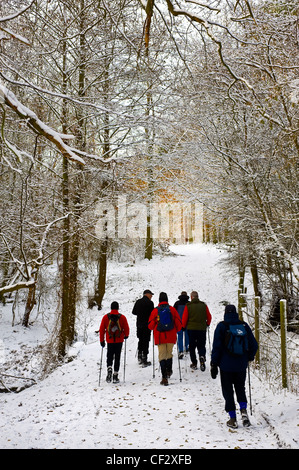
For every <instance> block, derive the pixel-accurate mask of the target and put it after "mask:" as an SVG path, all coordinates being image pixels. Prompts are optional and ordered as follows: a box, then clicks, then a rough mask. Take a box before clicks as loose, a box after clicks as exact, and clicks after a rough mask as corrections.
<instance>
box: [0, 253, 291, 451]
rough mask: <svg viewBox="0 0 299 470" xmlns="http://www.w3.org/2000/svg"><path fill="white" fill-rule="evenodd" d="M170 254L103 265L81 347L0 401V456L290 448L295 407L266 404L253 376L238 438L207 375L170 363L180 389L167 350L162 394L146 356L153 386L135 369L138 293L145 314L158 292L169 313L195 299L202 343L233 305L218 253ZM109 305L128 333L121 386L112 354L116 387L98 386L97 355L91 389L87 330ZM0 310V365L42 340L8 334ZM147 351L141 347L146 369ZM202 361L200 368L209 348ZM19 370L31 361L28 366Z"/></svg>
mask: <svg viewBox="0 0 299 470" xmlns="http://www.w3.org/2000/svg"><path fill="white" fill-rule="evenodd" d="M172 250H173V251H174V252H175V253H176V256H167V257H165V258H160V257H157V258H155V259H154V260H152V261H150V262H149V261H146V260H144V261H142V262H139V263H136V265H134V266H128V265H125V264H123V265H121V266H119V265H118V266H117V265H114V264H110V265H109V270H108V290H107V294H106V298H105V303H104V308H103V310H102V311H101V312H99V311H98V310H96V309H93V310H87V309H86V312H85V313H84V315H85V318H84V325H85V326H84V328H83V326H82V331H83V329H84V333H85V336H86V334H87V341H86V342H85V343H83V342H82V341H78V342H77V343H76V344H75V346H74V348H73V350H72V353H73V354H74V355H75V359H74V360H73V361H72V362H69V363H66V364H65V365H63V366H61V367H58V368H57V369H56V370H55V371H54V372H53V373H52V374H51V375H49V376H48V377H47V378H46V379H45V380H44V381H40V382H38V383H37V384H36V385H33V386H32V387H30V388H27V389H26V390H24V391H22V392H20V393H11V394H7V393H2V394H0V448H2V449H28V448H37V449H45V448H47V449H54V448H56V449H76V448H77V449H78V448H88V449H164V450H167V449H177V450H178V451H179V450H182V451H183V450H184V451H186V450H188V449H203V448H204V449H234V448H240V449H278V448H291V449H298V448H299V427H298V423H299V420H298V409H299V400H298V397H297V396H295V395H292V394H291V393H289V392H286V391H285V392H277V393H275V394H273V390H270V389H269V386H268V385H267V383H262V382H261V381H260V380H259V379H258V378H257V377H255V375H254V372H253V371H251V389H252V406H253V415H252V416H251V417H250V418H251V422H252V426H251V427H250V428H247V429H245V428H243V427H242V425H241V423H240V424H239V428H238V429H237V430H230V429H228V428H227V426H226V424H225V423H226V420H227V415H226V413H225V411H224V402H223V398H222V395H221V389H220V381H219V376H218V378H217V379H216V380H212V379H211V377H210V372H209V367H208V368H207V370H206V371H205V372H201V371H200V370H197V371H191V370H190V367H189V365H190V360H189V357H185V358H184V359H183V360H181V361H180V366H181V377H182V380H181V381H180V377H179V368H178V359H177V353H176V348H175V350H174V373H173V376H172V377H171V380H170V382H171V385H170V386H169V387H163V386H161V385H160V371H159V369H158V358H157V350H156V347H155V364H156V368H155V377H153V368H152V367H148V368H144V369H142V368H140V366H138V364H137V359H136V348H137V339H136V334H135V317H133V315H132V314H131V311H132V307H133V304H134V302H135V300H136V299H137V298H139V297H140V296H141V295H142V292H143V290H144V289H145V288H149V289H152V290H153V292H154V293H155V296H154V298H153V300H154V303H155V304H156V303H157V300H158V295H159V292H161V291H165V292H167V293H168V296H169V301H170V303H171V304H174V302H175V301H176V300H177V297H178V295H179V294H180V292H181V291H182V290H187V292H188V293H190V292H191V290H193V289H195V290H198V292H199V295H200V297H201V298H202V300H204V301H206V302H207V304H208V306H209V308H210V311H211V314H212V317H213V321H212V325H211V329H210V338H211V342H212V338H213V331H214V328H215V326H216V324H217V322H218V321H220V320H221V319H222V317H223V311H224V307H223V305H222V303H221V302H222V301H225V300H227V301H229V302H231V303H236V301H237V300H236V297H237V279H235V278H234V276H232V275H227V273H226V272H225V270H224V269H223V268H222V267H221V265H220V264H219V263H218V261H220V260H221V259H222V258H223V256H224V252H223V251H221V250H219V249H217V248H216V247H214V246H206V245H196V246H194V245H187V246H179V247H172ZM113 300H117V301H118V302H119V304H120V311H121V312H122V313H123V314H125V315H126V316H127V319H128V321H129V324H130V327H131V334H130V337H129V339H128V340H127V347H126V369H125V382H124V381H123V379H124V354H122V361H121V364H122V365H121V370H120V379H121V383H120V384H119V385H114V384H107V383H106V381H105V375H106V366H105V359H106V350H104V359H103V372H102V381H101V384H100V386H99V384H98V378H99V364H100V353H101V348H100V345H99V342H98V337H97V335H96V334H95V330H97V329H98V327H99V324H100V320H101V317H102V316H103V315H104V313H107V311H109V307H110V303H111V301H113ZM1 308H2V307H0V309H1ZM10 308H11V307H10ZM7 309H8V307H7V306H6V307H5V308H4V307H3V308H2V310H0V324H1V332H0V340H2V346H4V348H5V358H6V361H7V360H10V357H7V356H10V355H14V354H20V353H22V347H21V346H22V344H24V345H26V343H27V344H28V343H30V344H33V342H34V341H35V340H36V338H37V337H38V340H39V344H40V343H41V338H42V336H41V335H42V333H43V332H42V331H40V330H39V328H40V329H41V328H42V327H38V325H34V326H33V327H32V328H30V329H29V330H24V329H23V328H22V327H21V326H20V325H16V326H15V327H14V328H11V318H10V319H8V318H7V311H8V310H7ZM10 315H11V314H10ZM84 315H83V317H84ZM79 330H80V325H79ZM79 332H80V331H79ZM82 334H83V333H82ZM24 350H25V351H26V348H25V346H24V347H23V351H24ZM13 351H14V352H13ZM152 351H153V348H152V345H151V354H150V356H151V357H150V358H149V359H150V360H151V361H152V360H153V358H152ZM207 353H208V354H207V364H208V363H209V358H210V347H209V342H207ZM29 360H32V358H31V359H30V358H29V356H28V361H29ZM2 362H3V361H2ZM0 367H1V361H0ZM0 371H1V369H0Z"/></svg>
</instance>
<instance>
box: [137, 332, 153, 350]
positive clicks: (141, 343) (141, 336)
mask: <svg viewBox="0 0 299 470" xmlns="http://www.w3.org/2000/svg"><path fill="white" fill-rule="evenodd" d="M137 338H138V353H139V354H140V355H141V354H142V355H143V356H145V357H146V356H147V355H148V348H149V342H150V339H151V330H149V329H148V327H147V326H146V327H142V328H140V327H138V328H137Z"/></svg>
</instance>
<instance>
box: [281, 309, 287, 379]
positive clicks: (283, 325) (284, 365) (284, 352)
mask: <svg viewBox="0 0 299 470" xmlns="http://www.w3.org/2000/svg"><path fill="white" fill-rule="evenodd" d="M280 338H281V377H282V386H283V388H288V371H287V301H286V300H281V301H280Z"/></svg>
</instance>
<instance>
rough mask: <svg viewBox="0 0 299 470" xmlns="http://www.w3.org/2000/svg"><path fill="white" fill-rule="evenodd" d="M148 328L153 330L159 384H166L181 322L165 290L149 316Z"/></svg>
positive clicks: (170, 372)
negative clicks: (157, 354)
mask: <svg viewBox="0 0 299 470" xmlns="http://www.w3.org/2000/svg"><path fill="white" fill-rule="evenodd" d="M148 328H149V329H150V330H153V331H154V341H155V344H156V345H157V346H158V351H159V362H160V366H161V373H162V380H161V382H160V383H161V385H168V379H169V377H170V376H171V375H172V350H173V346H174V344H176V342H177V332H178V331H180V330H181V328H182V322H181V319H180V317H179V314H178V312H177V311H176V309H175V308H174V307H171V306H170V305H169V303H168V296H167V294H166V293H165V292H161V293H160V295H159V305H158V307H156V308H155V309H154V310H153V311H152V313H151V315H150V318H149V321H148Z"/></svg>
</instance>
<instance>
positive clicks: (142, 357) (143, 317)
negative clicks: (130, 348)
mask: <svg viewBox="0 0 299 470" xmlns="http://www.w3.org/2000/svg"><path fill="white" fill-rule="evenodd" d="M153 295H154V294H153V293H152V292H151V291H150V290H149V289H146V290H145V291H144V292H143V297H142V298H141V299H138V300H137V301H136V302H135V305H134V307H133V310H132V313H133V315H136V317H137V318H136V329H137V338H138V362H139V364H140V365H142V367H147V366H150V365H151V362H150V361H148V360H147V356H148V350H149V342H150V339H151V331H150V330H149V329H148V320H149V317H150V314H151V313H152V311H153V310H154V308H155V306H154V303H153V302H152V300H151V299H152V297H153Z"/></svg>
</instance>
